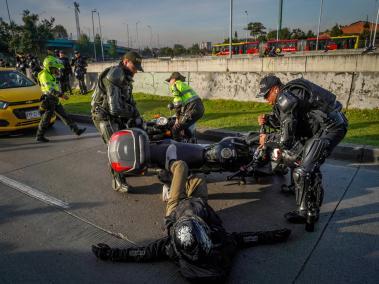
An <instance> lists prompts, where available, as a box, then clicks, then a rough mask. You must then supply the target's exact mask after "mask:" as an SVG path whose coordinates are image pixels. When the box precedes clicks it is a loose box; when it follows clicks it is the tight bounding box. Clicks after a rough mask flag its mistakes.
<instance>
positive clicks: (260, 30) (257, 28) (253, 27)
mask: <svg viewBox="0 0 379 284" xmlns="http://www.w3.org/2000/svg"><path fill="white" fill-rule="evenodd" d="M265 29H266V27H265V26H264V25H263V24H262V23H261V22H254V23H249V24H248V25H247V30H249V31H250V35H251V36H253V37H254V39H257V37H262V36H264V35H266V32H265V31H264V30H265Z"/></svg>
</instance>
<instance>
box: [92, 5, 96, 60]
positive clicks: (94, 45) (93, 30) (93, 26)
mask: <svg viewBox="0 0 379 284" xmlns="http://www.w3.org/2000/svg"><path fill="white" fill-rule="evenodd" d="M93 13H96V10H92V11H91V15H92V33H93V50H94V52H95V61H97V56H96V44H95V25H94V23H93Z"/></svg>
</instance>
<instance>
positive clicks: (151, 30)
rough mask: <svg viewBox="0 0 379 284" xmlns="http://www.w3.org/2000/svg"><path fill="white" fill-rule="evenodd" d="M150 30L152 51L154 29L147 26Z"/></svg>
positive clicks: (151, 47)
mask: <svg viewBox="0 0 379 284" xmlns="http://www.w3.org/2000/svg"><path fill="white" fill-rule="evenodd" d="M147 27H148V29H150V49H151V50H152V49H153V28H152V27H151V26H150V25H147Z"/></svg>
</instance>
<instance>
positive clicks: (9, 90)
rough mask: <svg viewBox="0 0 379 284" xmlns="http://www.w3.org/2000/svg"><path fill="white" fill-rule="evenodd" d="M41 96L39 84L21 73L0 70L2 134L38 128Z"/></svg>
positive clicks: (12, 70) (0, 119)
mask: <svg viewBox="0 0 379 284" xmlns="http://www.w3.org/2000/svg"><path fill="white" fill-rule="evenodd" d="M41 95H42V93H41V90H40V87H39V86H38V84H36V83H35V82H33V81H32V80H30V79H29V78H27V77H26V76H25V75H24V74H22V73H21V72H19V71H16V70H14V69H11V68H0V133H1V132H9V131H15V130H20V129H26V128H33V127H37V126H38V124H39V121H40V120H41V114H40V112H39V106H40V104H41V102H40V99H41ZM55 119H56V117H55V116H54V117H53V118H52V120H51V123H53V122H54V121H55Z"/></svg>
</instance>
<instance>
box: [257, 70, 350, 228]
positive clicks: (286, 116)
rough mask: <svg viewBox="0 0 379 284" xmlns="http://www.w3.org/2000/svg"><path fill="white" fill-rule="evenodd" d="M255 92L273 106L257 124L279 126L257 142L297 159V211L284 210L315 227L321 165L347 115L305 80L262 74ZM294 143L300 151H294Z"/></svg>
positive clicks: (340, 133) (342, 129) (289, 217)
mask: <svg viewBox="0 0 379 284" xmlns="http://www.w3.org/2000/svg"><path fill="white" fill-rule="evenodd" d="M258 96H259V97H264V98H265V99H266V100H267V101H268V103H269V104H270V105H272V106H273V112H272V114H270V115H260V116H259V117H258V123H259V124H260V125H264V124H265V125H268V126H270V127H272V128H274V129H277V130H279V131H278V132H276V133H273V134H268V135H266V134H261V135H260V143H261V145H263V144H265V143H267V144H268V145H270V144H272V145H276V146H278V147H280V148H281V149H282V151H283V158H284V159H285V160H287V161H291V164H293V163H292V162H293V161H298V160H300V163H297V164H296V166H295V168H294V169H293V171H292V172H293V182H294V189H295V194H296V204H297V206H298V208H297V210H295V211H292V212H289V213H287V214H285V218H286V219H287V220H288V221H289V222H291V223H301V224H304V223H305V224H306V229H307V230H308V231H313V230H314V223H315V222H316V221H317V220H318V218H319V207H320V206H321V203H322V199H323V188H322V184H321V183H322V175H321V172H320V166H321V165H322V164H323V163H324V161H325V158H327V157H328V156H329V155H330V154H331V152H332V151H333V149H334V148H335V147H336V146H337V145H338V143H340V142H341V140H342V139H343V138H344V137H345V135H346V132H347V125H348V124H347V120H346V118H345V116H344V114H343V113H342V112H341V109H342V105H341V103H340V102H338V101H337V100H336V96H335V95H334V94H332V93H331V92H329V91H327V90H325V89H323V88H321V87H320V86H318V85H316V84H313V83H312V82H309V81H307V80H305V79H296V80H293V81H290V82H288V83H287V84H286V85H283V84H282V82H281V81H280V79H279V78H278V77H276V76H272V75H269V76H266V77H264V78H263V79H262V80H261V82H260V93H259V94H258ZM299 144H301V145H302V146H303V147H300V149H302V151H300V154H299V151H298V149H299Z"/></svg>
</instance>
